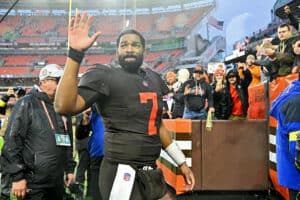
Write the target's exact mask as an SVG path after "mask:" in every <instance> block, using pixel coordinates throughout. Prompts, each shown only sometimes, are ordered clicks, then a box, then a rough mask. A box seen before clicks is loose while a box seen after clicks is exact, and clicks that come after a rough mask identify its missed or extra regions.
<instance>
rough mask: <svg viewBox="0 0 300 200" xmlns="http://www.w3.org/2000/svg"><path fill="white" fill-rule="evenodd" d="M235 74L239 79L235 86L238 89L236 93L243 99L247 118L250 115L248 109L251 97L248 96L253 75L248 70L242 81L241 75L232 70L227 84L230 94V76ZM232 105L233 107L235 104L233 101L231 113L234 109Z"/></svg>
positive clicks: (245, 71) (244, 114) (244, 112)
mask: <svg viewBox="0 0 300 200" xmlns="http://www.w3.org/2000/svg"><path fill="white" fill-rule="evenodd" d="M232 73H234V74H235V76H236V77H237V80H236V82H237V84H236V86H235V88H236V91H237V93H238V95H239V97H240V99H241V102H242V107H243V116H244V117H246V116H247V113H248V107H249V99H248V97H249V95H248V86H249V85H250V83H251V81H252V75H251V72H250V71H249V70H248V69H246V70H244V71H243V74H244V78H243V79H241V78H240V76H239V73H238V71H237V70H236V69H232V70H230V71H229V72H228V73H227V75H226V82H227V87H226V88H227V89H228V92H229V93H230V91H229V88H230V86H229V81H228V75H230V74H232ZM232 105H233V102H232V101H231V106H230V111H231V109H232Z"/></svg>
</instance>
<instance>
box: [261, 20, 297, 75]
mask: <svg viewBox="0 0 300 200" xmlns="http://www.w3.org/2000/svg"><path fill="white" fill-rule="evenodd" d="M277 34H278V38H279V40H280V43H279V45H278V47H277V48H276V49H274V48H271V45H269V46H268V47H265V48H264V49H263V52H264V55H267V56H268V57H269V59H270V60H271V66H272V76H273V77H274V78H275V77H277V76H286V75H288V74H291V73H292V71H293V64H294V59H295V55H294V53H293V47H292V44H293V43H294V39H295V38H294V37H292V28H291V27H290V25H288V24H281V25H280V26H279V27H278V29H277Z"/></svg>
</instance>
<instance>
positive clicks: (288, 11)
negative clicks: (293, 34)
mask: <svg viewBox="0 0 300 200" xmlns="http://www.w3.org/2000/svg"><path fill="white" fill-rule="evenodd" d="M283 10H284V12H285V14H286V15H287V17H288V19H289V20H290V23H291V25H292V26H293V27H294V28H295V29H296V31H299V22H298V17H297V16H295V15H294V14H293V13H292V11H291V9H290V7H289V6H288V5H286V6H284V8H283Z"/></svg>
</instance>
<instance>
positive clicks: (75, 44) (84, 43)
mask: <svg viewBox="0 0 300 200" xmlns="http://www.w3.org/2000/svg"><path fill="white" fill-rule="evenodd" d="M91 24H92V17H91V16H88V15H87V13H86V12H83V13H82V15H81V14H80V12H76V15H75V17H74V18H72V20H71V23H70V25H69V30H68V36H69V45H70V47H72V48H73V49H76V50H78V51H84V50H86V49H88V48H89V47H90V46H92V45H93V43H94V42H95V40H96V39H97V37H98V36H99V35H100V34H101V32H96V33H94V34H93V35H92V36H91V37H90V36H89V35H88V33H89V30H90V27H91Z"/></svg>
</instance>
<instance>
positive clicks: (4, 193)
mask: <svg viewBox="0 0 300 200" xmlns="http://www.w3.org/2000/svg"><path fill="white" fill-rule="evenodd" d="M0 187H1V194H0V200H9V199H10V189H11V181H10V178H9V176H8V175H7V174H3V173H2V174H1V185H0Z"/></svg>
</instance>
